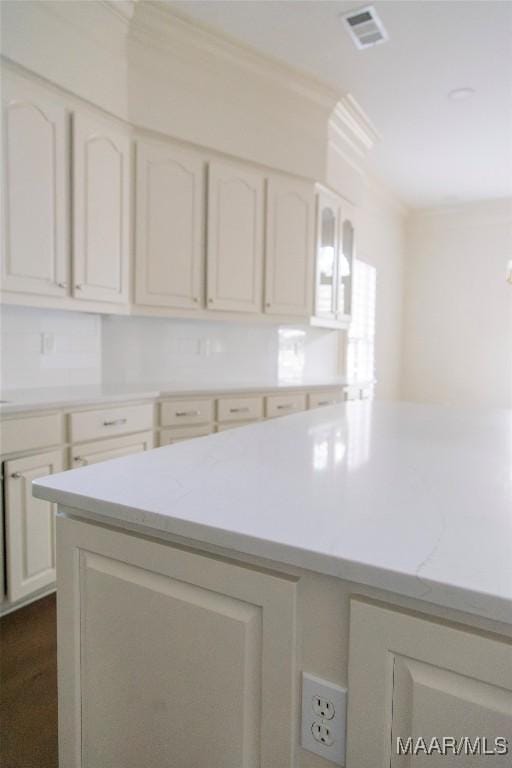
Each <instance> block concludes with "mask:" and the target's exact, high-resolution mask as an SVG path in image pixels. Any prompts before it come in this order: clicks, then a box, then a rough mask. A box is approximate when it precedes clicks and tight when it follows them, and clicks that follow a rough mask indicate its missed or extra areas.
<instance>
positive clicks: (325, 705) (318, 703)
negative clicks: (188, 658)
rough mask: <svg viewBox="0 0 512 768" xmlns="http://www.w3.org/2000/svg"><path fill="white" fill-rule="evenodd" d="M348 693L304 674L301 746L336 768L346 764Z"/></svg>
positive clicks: (336, 686) (332, 684) (327, 682)
mask: <svg viewBox="0 0 512 768" xmlns="http://www.w3.org/2000/svg"><path fill="white" fill-rule="evenodd" d="M346 717H347V689H346V688H341V687H340V686H339V685H334V683H330V682H329V681H327V680H321V679H320V678H319V677H315V676H314V675H308V674H306V673H305V672H303V673H302V727H301V744H302V746H303V747H304V749H307V750H309V751H310V752H314V753H315V754H317V755H321V757H325V758H326V760H330V761H331V762H333V763H336V765H343V764H344V761H345V737H346Z"/></svg>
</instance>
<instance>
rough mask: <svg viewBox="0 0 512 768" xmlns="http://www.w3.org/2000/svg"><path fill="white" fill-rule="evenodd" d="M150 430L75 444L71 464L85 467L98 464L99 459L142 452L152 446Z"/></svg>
mask: <svg viewBox="0 0 512 768" xmlns="http://www.w3.org/2000/svg"><path fill="white" fill-rule="evenodd" d="M153 445H154V440H153V433H152V432H140V433H139V434H137V435H127V436H126V437H117V438H113V439H111V440H96V441H95V442H91V443H82V444H81V445H75V446H74V447H73V448H72V450H71V466H72V467H85V466H88V465H89V464H98V463H99V462H100V461H108V460H109V459H119V458H120V457H121V456H129V455H130V454H132V453H142V451H149V450H150V448H153Z"/></svg>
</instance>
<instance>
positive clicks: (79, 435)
mask: <svg viewBox="0 0 512 768" xmlns="http://www.w3.org/2000/svg"><path fill="white" fill-rule="evenodd" d="M144 429H153V405H152V403H148V404H144V405H127V406H124V407H123V408H108V409H105V410H101V411H79V412H77V413H71V414H70V415H69V434H70V440H71V442H72V443H81V442H83V441H84V440H95V439H97V438H101V437H110V436H111V435H112V436H114V435H123V434H125V433H128V432H142V430H144Z"/></svg>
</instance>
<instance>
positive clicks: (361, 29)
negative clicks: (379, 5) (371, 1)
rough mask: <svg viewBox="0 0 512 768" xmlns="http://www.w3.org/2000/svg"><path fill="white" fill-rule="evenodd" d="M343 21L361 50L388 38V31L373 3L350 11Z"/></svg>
mask: <svg viewBox="0 0 512 768" xmlns="http://www.w3.org/2000/svg"><path fill="white" fill-rule="evenodd" d="M343 21H344V22H345V24H346V25H347V29H348V31H349V32H350V36H351V37H352V39H353V41H354V43H355V44H356V47H357V48H359V49H360V50H362V49H363V48H371V47H372V46H373V45H378V44H379V43H384V42H385V41H386V40H387V39H388V33H387V32H386V30H385V29H384V25H383V24H382V21H381V20H380V19H379V17H378V15H377V11H376V10H375V8H374V7H373V6H371V5H367V6H366V7H365V8H359V10H357V11H350V13H347V14H345V15H344V16H343Z"/></svg>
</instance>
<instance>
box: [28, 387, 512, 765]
mask: <svg viewBox="0 0 512 768" xmlns="http://www.w3.org/2000/svg"><path fill="white" fill-rule="evenodd" d="M34 494H35V495H36V496H38V497H40V498H44V499H47V500H49V501H52V502H55V503H57V504H58V508H59V515H58V519H57V539H58V540H57V553H58V571H57V572H58V616H59V635H58V637H59V696H60V715H59V717H60V723H59V727H60V754H61V765H62V766H81V767H82V766H83V767H84V768H85V766H87V768H93V767H94V768H95V767H96V766H98V765H109V766H112V767H113V768H117V766H119V768H121V766H122V768H132V766H133V768H135V766H137V768H138V766H139V765H141V764H142V763H143V764H144V765H145V766H150V768H153V767H154V768H157V767H158V768H160V766H167V765H169V766H172V768H196V766H197V768H202V766H204V767H205V768H217V767H218V768H253V767H256V766H258V767H259V768H274V767H275V768H287V767H288V766H289V767H290V768H291V767H292V766H301V768H317V766H318V767H320V766H322V765H326V763H325V762H322V758H320V757H317V756H315V755H313V754H312V753H311V752H310V751H306V750H305V749H303V748H302V747H301V746H300V744H301V726H300V722H299V721H300V699H301V685H302V683H301V673H302V672H304V673H312V674H314V675H316V676H318V677H319V678H323V679H325V680H327V681H330V682H332V683H334V684H338V685H341V686H344V687H348V692H349V695H348V702H349V704H348V720H347V743H346V757H342V758H341V761H340V759H338V764H346V765H348V766H349V768H373V766H375V767H376V768H377V766H379V767H380V766H384V765H387V766H389V765H390V763H391V765H395V764H400V765H401V764H404V760H407V758H401V757H399V756H398V755H396V753H395V743H394V739H395V737H398V736H400V737H404V738H407V737H408V736H413V737H416V738H417V737H419V736H424V737H427V736H429V735H430V736H440V737H441V736H452V735H453V736H457V735H459V736H468V737H473V738H476V737H481V738H484V737H485V739H487V740H488V741H486V742H485V743H486V744H487V743H488V744H489V745H492V744H494V741H493V740H494V739H496V738H499V737H502V736H503V737H508V738H509V741H510V747H509V749H510V750H511V751H512V414H511V413H510V412H507V411H501V412H499V411H485V412H484V411H482V412H472V411H469V410H463V409H454V408H443V407H434V406H419V405H413V404H408V403H399V404H384V403H372V402H354V403H346V404H342V405H335V406H332V407H326V408H323V409H319V410H318V411H310V412H307V413H300V414H296V415H293V416H288V417H285V418H282V419H277V420H274V421H269V422H265V423H258V424H254V425H251V426H247V427H242V428H239V429H236V430H232V431H229V432H224V433H222V434H219V435H212V436H208V437H203V438H198V439H196V440H195V441H193V442H190V443H183V444H179V445H178V444H177V445H171V446H168V447H164V448H160V449H158V450H154V451H149V452H147V453H144V454H139V455H136V456H128V457H124V458H120V459H116V460H113V461H109V462H105V463H102V464H98V465H94V466H90V467H84V468H82V469H79V470H74V471H70V472H67V473H65V474H62V475H54V476H51V477H48V478H45V479H38V480H37V481H36V482H35V483H34ZM306 716H307V712H306ZM306 719H307V717H306ZM303 720H304V717H303ZM322 722H323V720H322ZM324 724H325V723H324ZM306 725H308V723H306ZM306 730H307V729H306ZM466 731H468V732H467V733H466ZM334 735H335V741H336V745H337V746H339V744H338V733H337V732H336V733H335V734H334ZM302 738H303V736H302ZM336 745H335V746H336ZM342 746H343V749H342V752H343V753H345V748H344V745H342ZM322 748H323V749H324V752H321V750H322ZM330 750H331V745H325V744H321V745H320V746H319V751H320V754H324V756H327V757H328V756H329V753H330ZM332 755H333V756H334V752H332ZM409 759H410V758H409ZM420 759H421V758H420ZM464 759H465V760H466V762H464V761H461V760H460V759H458V758H456V757H455V756H454V757H453V762H451V761H450V758H444V759H443V762H442V765H445V766H446V765H452V764H453V765H464V766H466V765H475V766H477V765H479V762H478V761H479V759H481V754H480V756H479V755H478V753H476V755H475V756H473V757H465V758H464ZM416 760H417V758H416ZM344 761H346V762H344ZM471 761H473V762H471ZM414 764H415V765H419V764H420V763H419V762H415V763H414ZM421 764H422V763H421ZM425 764H427V765H435V764H436V758H433V759H432V758H429V759H428V762H427V761H426V762H425ZM489 764H490V765H491V766H492V767H493V768H494V766H500V768H501V766H505V765H510V753H509V754H508V756H507V755H500V754H496V755H495V756H493V758H492V760H490V761H489Z"/></svg>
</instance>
